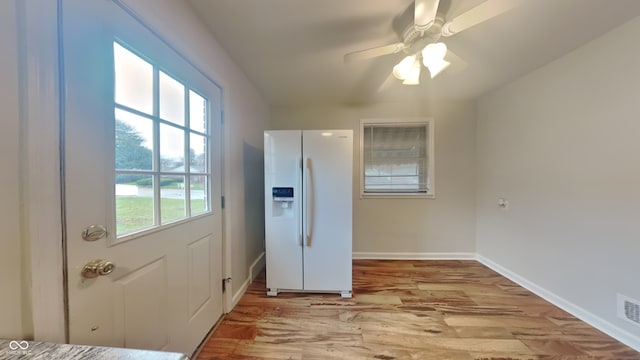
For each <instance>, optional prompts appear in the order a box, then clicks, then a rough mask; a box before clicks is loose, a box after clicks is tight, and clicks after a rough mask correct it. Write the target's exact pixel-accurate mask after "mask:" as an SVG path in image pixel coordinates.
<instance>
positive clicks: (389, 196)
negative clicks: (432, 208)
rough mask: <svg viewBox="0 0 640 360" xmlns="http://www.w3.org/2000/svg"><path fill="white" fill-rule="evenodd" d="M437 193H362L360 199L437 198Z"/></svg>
mask: <svg viewBox="0 0 640 360" xmlns="http://www.w3.org/2000/svg"><path fill="white" fill-rule="evenodd" d="M435 198H436V195H435V194H392V193H386V194H370V193H360V199H435Z"/></svg>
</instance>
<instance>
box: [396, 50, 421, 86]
mask: <svg viewBox="0 0 640 360" xmlns="http://www.w3.org/2000/svg"><path fill="white" fill-rule="evenodd" d="M415 62H416V57H415V55H410V56H407V57H405V58H404V59H402V61H400V62H399V63H398V64H397V65H396V66H394V67H393V76H395V77H396V79H399V80H405V79H406V78H408V77H409V76H411V72H412V71H415V70H412V69H413V67H414V64H415Z"/></svg>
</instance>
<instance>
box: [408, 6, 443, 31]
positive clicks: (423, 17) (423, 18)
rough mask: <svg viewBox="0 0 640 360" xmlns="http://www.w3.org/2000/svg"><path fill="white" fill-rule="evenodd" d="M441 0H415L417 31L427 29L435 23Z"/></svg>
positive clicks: (414, 19) (414, 17)
mask: <svg viewBox="0 0 640 360" xmlns="http://www.w3.org/2000/svg"><path fill="white" fill-rule="evenodd" d="M439 4H440V0H415V13H414V16H413V21H414V24H415V28H416V30H417V31H425V30H427V29H429V28H430V27H431V25H433V21H434V20H435V18H436V14H437V13H438V5H439Z"/></svg>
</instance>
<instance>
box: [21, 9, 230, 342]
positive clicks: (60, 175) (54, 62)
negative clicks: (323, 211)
mask: <svg viewBox="0 0 640 360" xmlns="http://www.w3.org/2000/svg"><path fill="white" fill-rule="evenodd" d="M62 1H63V0H57V1H55V2H53V1H51V0H31V1H22V0H15V4H16V5H15V6H16V15H17V19H18V29H17V30H18V31H17V33H18V49H17V50H18V59H19V64H20V65H19V66H20V68H19V70H18V71H19V79H20V80H19V81H20V99H21V104H20V117H21V118H20V121H21V124H22V125H21V126H22V128H21V137H22V139H21V143H22V145H21V153H20V155H19V156H20V160H21V163H22V164H23V166H22V168H21V174H20V175H21V177H22V178H23V179H26V181H24V182H23V189H22V192H21V202H22V204H23V207H22V209H21V218H22V219H23V224H24V225H23V227H22V229H23V231H24V233H23V243H24V254H25V255H24V256H25V264H24V266H23V272H24V274H25V278H29V279H30V281H31V291H30V292H29V289H28V286H27V285H24V284H23V286H24V289H25V290H23V292H24V293H26V295H25V296H24V299H25V302H26V303H31V320H32V321H33V338H34V339H35V340H37V341H47V342H56V343H68V342H69V331H68V301H67V284H66V255H67V254H66V244H67V241H66V223H65V209H64V206H65V205H64V195H65V190H64V181H63V179H64V152H62V150H61V149H62V148H63V146H64V141H65V139H64V126H65V125H64V119H65V118H64V115H65V113H64V99H63V98H62V94H64V91H63V87H64V72H63V70H62V69H63V66H62V61H63V59H62V57H61V54H62V40H61V35H62V34H61V33H60V28H61V21H62V15H61V14H60V13H61V9H62ZM111 1H113V3H114V4H115V5H116V6H120V7H122V8H123V9H124V10H125V11H127V12H128V13H129V14H130V15H131V16H132V17H133V18H134V19H135V20H136V21H138V22H140V23H141V24H142V25H143V26H144V27H146V28H148V29H149V30H150V31H151V32H152V33H153V34H154V35H155V36H157V37H158V38H159V39H160V40H161V41H163V42H164V43H165V44H166V45H167V46H169V47H170V48H171V49H172V50H173V51H175V52H176V53H177V54H179V56H181V57H182V58H183V59H184V60H185V61H187V62H188V63H189V64H190V65H191V66H193V67H194V68H195V69H196V70H197V71H198V72H200V73H201V74H202V75H203V76H205V77H206V78H207V79H208V80H209V81H211V82H212V83H213V84H215V85H216V86H218V87H219V88H220V90H221V98H222V101H221V103H220V111H221V116H222V123H221V132H222V133H221V138H222V139H223V144H222V146H221V148H222V154H221V161H222V164H221V169H222V174H220V176H221V180H222V196H224V197H225V199H227V201H226V203H227V204H226V206H225V208H223V209H222V214H221V215H222V219H221V220H222V234H221V235H222V248H223V253H222V273H223V278H227V277H231V269H232V264H231V261H232V258H231V246H230V245H231V244H230V242H229V239H230V238H231V236H230V229H229V226H228V224H229V223H230V222H229V219H228V217H229V211H227V208H228V204H229V201H228V199H229V193H228V189H227V187H226V186H225V184H227V183H228V180H229V179H227V178H226V176H227V174H230V171H229V168H228V166H229V164H228V161H226V154H227V153H228V152H227V151H228V146H229V144H227V142H226V141H224V139H227V138H228V136H227V135H228V127H227V126H225V125H226V124H225V122H224V119H225V111H224V109H225V107H226V106H225V105H226V99H225V96H224V95H225V91H224V88H225V87H224V86H223V85H221V82H220V81H216V80H214V78H213V77H212V76H211V75H210V74H208V73H206V72H204V71H203V70H202V69H201V68H199V67H198V66H197V65H195V63H194V62H193V61H190V59H189V57H188V56H187V55H184V54H183V53H181V52H180V51H178V49H177V48H176V47H175V46H173V44H171V43H170V42H169V41H168V40H167V39H166V38H165V37H164V36H162V35H161V34H160V33H159V32H157V31H155V29H153V28H152V27H151V26H150V25H149V24H148V23H147V22H146V21H144V19H142V18H141V17H140V16H138V15H137V14H136V13H135V12H133V11H131V10H130V9H129V8H128V7H127V6H126V4H124V3H123V2H122V1H120V0H111ZM218 201H220V199H218ZM229 289H230V287H229ZM231 299H232V291H226V292H225V293H223V299H222V301H223V304H222V305H223V312H224V313H227V312H229V311H230V310H231V306H232V302H231ZM211 325H212V326H213V325H215V324H211Z"/></svg>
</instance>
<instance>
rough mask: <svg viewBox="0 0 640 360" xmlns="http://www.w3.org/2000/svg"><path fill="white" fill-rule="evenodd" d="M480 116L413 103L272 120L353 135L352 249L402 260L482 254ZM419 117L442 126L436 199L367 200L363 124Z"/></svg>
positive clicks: (456, 107)
mask: <svg viewBox="0 0 640 360" xmlns="http://www.w3.org/2000/svg"><path fill="white" fill-rule="evenodd" d="M475 112H476V108H475V103H473V102H447V103H418V102H413V103H380V104H372V105H362V106H338V105H335V106H334V105H327V106H312V107H297V108H296V107H280V108H274V109H272V113H271V117H272V121H273V129H353V130H354V152H353V153H354V167H353V168H354V174H353V201H354V202H353V219H354V223H353V236H354V237H353V251H354V253H356V255H358V254H357V253H385V254H387V255H390V256H396V257H401V256H402V255H403V254H401V253H413V254H415V255H418V256H422V255H425V254H424V253H429V254H430V255H433V254H432V253H469V252H470V253H473V252H475V160H474V158H475V156H474V149H475V126H476V125H475ZM420 116H423V117H433V118H434V119H435V121H436V124H435V167H436V169H435V183H436V198H435V199H371V198H367V199H360V196H359V194H360V189H359V180H358V179H359V178H358V175H359V174H358V172H359V166H360V165H359V153H360V149H359V146H360V145H359V136H360V135H359V124H360V119H362V118H397V117H420ZM418 253H420V254H422V255H420V254H418ZM405 255H406V254H405Z"/></svg>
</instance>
